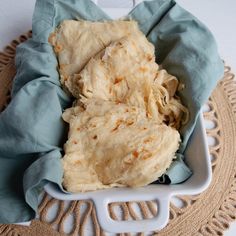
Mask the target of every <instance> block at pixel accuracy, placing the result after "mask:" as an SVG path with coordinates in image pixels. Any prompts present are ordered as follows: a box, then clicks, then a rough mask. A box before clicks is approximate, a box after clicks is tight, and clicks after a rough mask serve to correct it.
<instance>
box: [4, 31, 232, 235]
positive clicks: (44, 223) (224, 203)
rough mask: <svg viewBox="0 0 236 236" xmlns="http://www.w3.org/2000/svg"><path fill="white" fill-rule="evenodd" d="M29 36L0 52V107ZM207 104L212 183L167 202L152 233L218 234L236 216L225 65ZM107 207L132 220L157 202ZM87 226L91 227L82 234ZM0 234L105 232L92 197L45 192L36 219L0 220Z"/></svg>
mask: <svg viewBox="0 0 236 236" xmlns="http://www.w3.org/2000/svg"><path fill="white" fill-rule="evenodd" d="M30 36H31V32H29V33H27V34H25V35H22V36H20V37H19V39H17V40H14V41H13V42H12V43H11V44H10V45H9V46H7V47H6V49H5V51H4V52H3V53H0V111H3V110H4V108H5V107H6V106H7V104H8V103H9V100H10V90H11V83H12V79H13V77H14V75H15V73H16V71H15V66H14V57H15V48H16V46H17V45H18V44H19V43H21V42H23V41H25V40H26V39H27V38H28V37H30ZM208 105H209V109H208V110H207V111H205V112H204V117H205V119H206V120H210V121H212V122H214V125H213V126H212V128H211V129H208V130H207V134H208V136H209V137H210V138H212V139H214V140H215V144H214V145H211V146H209V149H210V153H211V157H212V169H213V179H212V182H211V185H210V187H209V188H208V189H207V190H206V191H205V192H204V193H202V194H200V195H195V196H179V197H178V198H179V200H180V201H181V202H182V206H181V207H177V206H176V205H174V204H173V203H171V207H170V221H169V223H168V225H167V226H166V227H165V228H164V229H163V230H161V231H160V232H153V233H152V234H153V235H158V236H167V235H168V236H178V235H181V236H190V235H194V236H200V235H204V236H208V235H214V236H216V235H223V231H224V230H225V229H227V228H228V227H229V223H230V222H231V221H233V220H235V218H236V170H235V168H236V158H235V157H236V147H235V146H236V145H235V144H236V82H235V80H234V75H233V74H232V73H231V72H230V68H229V67H227V66H225V74H224V78H223V79H222V80H221V81H220V82H219V83H218V85H217V87H216V89H215V90H214V91H213V93H212V95H211V97H210V99H209V102H208ZM52 208H53V209H54V211H55V208H56V209H57V210H56V212H57V213H56V216H55V217H54V218H53V219H50V217H49V215H50V214H49V212H50V210H52ZM109 211H110V215H111V217H112V218H114V219H124V220H129V219H133V220H135V219H140V218H150V217H153V216H154V215H155V214H156V213H157V207H156V204H155V202H138V203H134V202H128V203H113V204H111V205H110V206H109ZM68 220H72V221H71V222H72V229H71V230H70V232H68V229H65V224H66V222H67V221H68ZM89 226H90V228H92V230H93V232H92V233H91V231H90V233H89V234H87V233H88V227H89ZM91 226H92V227H91ZM0 235H7V236H10V235H12V236H13V235H14V236H17V235H18V236H32V235H33V236H52V235H71V236H72V235H73V236H75V235H76V236H77V235H80V236H82V235H97V236H99V235H107V234H106V233H105V232H103V231H102V229H101V228H100V226H99V223H98V220H97V216H96V210H95V208H94V206H93V203H92V202H91V201H89V200H88V201H71V202H63V201H59V200H56V199H53V198H51V197H50V196H49V195H47V194H45V195H44V197H43V199H42V201H41V204H40V207H39V219H38V220H34V221H33V222H32V224H31V226H30V227H23V226H15V225H0ZM120 235H123V236H124V235H131V234H129V233H127V234H120ZM138 235H146V234H145V233H139V234H138Z"/></svg>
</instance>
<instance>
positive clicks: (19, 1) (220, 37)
mask: <svg viewBox="0 0 236 236" xmlns="http://www.w3.org/2000/svg"><path fill="white" fill-rule="evenodd" d="M111 1H112V0H111ZM177 2H178V3H179V4H180V5H181V6H182V7H184V8H185V9H187V10H188V11H190V12H191V13H193V14H194V15H195V16H196V17H198V18H199V19H200V20H201V21H202V22H204V23H205V24H206V25H207V26H208V28H209V29H210V30H211V31H212V33H213V34H214V36H215V38H216V41H217V43H218V48H219V53H220V55H221V57H222V58H223V59H224V60H225V61H226V63H227V65H229V66H231V68H232V71H233V72H234V73H235V72H236V30H235V28H236V1H235V0H225V1H223V0H214V1H213V0H177ZM34 4H35V0H0V51H1V50H2V49H3V48H4V46H5V45H7V44H8V43H9V42H10V41H11V40H13V39H15V38H17V37H18V36H19V35H20V34H22V33H25V32H27V31H28V30H29V29H31V22H32V14H33V8H34ZM224 235H225V236H235V235H236V222H235V223H231V226H230V228H229V230H227V231H225V234H224Z"/></svg>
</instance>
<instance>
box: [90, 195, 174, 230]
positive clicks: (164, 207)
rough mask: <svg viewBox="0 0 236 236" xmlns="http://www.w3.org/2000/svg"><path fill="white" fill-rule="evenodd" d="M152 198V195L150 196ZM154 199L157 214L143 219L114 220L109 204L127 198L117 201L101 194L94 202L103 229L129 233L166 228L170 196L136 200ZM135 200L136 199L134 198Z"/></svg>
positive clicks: (118, 200)
mask: <svg viewBox="0 0 236 236" xmlns="http://www.w3.org/2000/svg"><path fill="white" fill-rule="evenodd" d="M148 198H150V196H149V197H148ZM133 199H134V198H133ZM149 200H154V201H156V202H157V206H158V210H157V215H156V216H155V217H153V218H151V219H142V220H126V221H124V220H122V221H121V220H113V219H112V218H111V217H110V214H109V211H108V204H109V203H112V202H126V201H127V200H120V199H117V201H116V200H115V199H114V198H112V200H110V199H109V198H108V197H107V198H106V197H104V196H100V197H98V198H94V199H93V201H94V204H95V207H96V210H97V216H98V221H99V223H100V225H101V227H102V229H103V230H105V231H107V232H110V233H127V232H135V233H138V232H144V231H154V230H155V231H156V230H161V229H162V228H164V227H165V226H166V225H167V223H168V220H169V202H170V197H169V196H166V195H161V196H158V197H157V196H155V198H152V199H148V200H147V199H143V196H142V199H137V197H136V198H135V201H149ZM132 201H134V200H132Z"/></svg>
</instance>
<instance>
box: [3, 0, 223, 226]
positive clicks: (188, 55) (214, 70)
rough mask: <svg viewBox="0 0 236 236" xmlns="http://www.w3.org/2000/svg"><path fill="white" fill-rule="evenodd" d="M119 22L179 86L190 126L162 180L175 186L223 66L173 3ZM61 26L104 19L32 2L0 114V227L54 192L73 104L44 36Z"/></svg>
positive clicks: (77, 6)
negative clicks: (136, 31) (141, 38)
mask: <svg viewBox="0 0 236 236" xmlns="http://www.w3.org/2000/svg"><path fill="white" fill-rule="evenodd" d="M126 18H127V19H128V18H132V19H134V20H136V21H137V22H138V23H139V26H140V29H141V30H142V31H143V32H144V33H145V34H146V35H147V37H148V39H149V40H150V41H151V42H152V43H153V44H154V45H155V47H156V58H157V62H158V63H159V64H162V65H163V67H164V68H165V69H167V70H168V72H169V73H171V74H173V75H175V76H177V78H178V79H179V80H180V81H181V82H182V83H184V84H185V89H184V90H183V91H181V92H180V94H179V95H180V96H181V98H182V100H183V102H184V103H185V105H186V106H187V107H188V108H189V111H190V121H189V122H188V124H187V125H186V126H184V127H183V128H182V129H181V135H182V139H183V142H182V144H181V147H180V149H179V153H178V159H177V160H176V161H175V162H174V163H173V164H172V166H171V167H170V168H169V170H168V171H167V173H166V177H167V178H169V181H170V182H171V183H180V182H182V181H184V180H186V179H187V178H188V177H189V176H190V174H191V171H190V170H189V169H188V168H187V166H186V165H185V164H184V161H183V155H184V150H185V147H186V145H187V142H188V140H189V137H190V135H191V133H192V131H193V128H194V125H195V122H196V119H197V116H198V113H199V111H200V108H201V106H202V105H203V104H204V103H205V102H206V100H207V99H208V97H209V95H210V93H211V91H212V90H213V88H214V87H215V86H216V83H217V81H218V80H219V79H220V78H221V77H222V76H223V63H222V61H221V59H220V57H219V55H218V52H217V47H216V43H215V40H214V38H213V36H212V34H211V33H210V32H209V30H208V29H207V28H206V27H205V26H204V25H203V24H202V23H201V22H199V20H198V19H196V18H195V17H194V16H192V15H191V14H190V13H188V12H187V11H186V10H184V9H182V8H181V7H180V6H179V5H178V4H176V3H175V2H174V1H172V0H154V1H148V2H143V3H141V4H139V5H138V6H137V7H136V8H135V9H133V10H132V11H131V12H130V13H129V15H128V16H127V17H126ZM64 19H84V20H91V21H103V20H110V17H109V16H108V15H107V14H105V13H104V12H103V11H102V10H101V9H100V8H99V7H97V6H96V5H95V4H94V3H93V2H91V1H90V0H37V2H36V6H35V11H34V15H33V26H32V29H33V36H32V39H29V40H27V41H26V42H25V43H22V44H21V45H19V46H18V47H17V53H16V67H17V74H16V76H15V79H14V84H13V89H12V101H11V103H10V104H9V106H8V107H7V108H6V109H5V110H4V111H3V112H2V113H1V114H0V223H13V222H22V221H28V220H31V219H33V218H34V217H35V216H36V213H37V208H38V196H39V194H40V192H41V191H42V189H43V186H44V185H45V184H46V183H48V181H51V182H54V183H56V184H57V185H58V186H60V187H61V181H62V176H63V170H62V166H61V162H60V158H61V157H62V146H63V143H64V142H65V140H66V139H67V131H68V127H67V125H66V124H65V123H64V122H63V121H62V119H61V115H62V112H63V111H64V109H66V108H67V107H69V106H71V102H72V101H71V99H70V98H69V97H68V96H67V95H66V94H65V92H64V91H63V90H62V89H61V87H60V82H59V75H58V71H57V59H56V57H55V55H54V52H53V49H52V47H51V45H50V44H49V43H48V36H49V34H50V33H51V32H52V31H53V30H54V29H55V27H56V26H57V25H58V24H59V23H60V22H61V21H62V20H64ZM78 56H79V55H78Z"/></svg>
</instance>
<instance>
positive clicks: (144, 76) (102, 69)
mask: <svg viewBox="0 0 236 236" xmlns="http://www.w3.org/2000/svg"><path fill="white" fill-rule="evenodd" d="M71 81H72V83H71V85H72V88H71V91H72V94H73V95H74V96H75V97H77V98H79V96H80V95H81V94H82V95H83V96H85V97H87V98H98V99H104V100H107V101H114V102H116V103H120V102H121V103H125V104H129V105H132V106H136V107H139V108H142V109H143V110H146V113H147V116H148V117H152V118H153V119H155V120H156V121H158V122H159V124H162V123H163V122H164V123H166V124H168V125H169V126H171V127H175V128H177V129H178V128H179V127H180V125H181V123H183V122H184V119H182V118H183V116H184V115H185V113H186V112H187V109H186V108H185V107H184V106H183V105H182V104H181V102H180V100H179V99H178V97H176V96H175V93H176V90H177V88H178V84H179V83H178V80H177V78H176V77H174V76H172V75H170V74H168V73H167V72H166V70H159V66H158V64H157V63H156V62H155V55H154V47H153V45H152V44H151V43H150V42H148V40H147V39H146V37H145V36H144V35H143V34H139V35H138V36H137V34H131V35H129V36H125V37H123V38H121V39H120V40H117V41H116V42H113V43H111V44H110V45H109V46H108V47H106V48H105V49H104V50H102V51H101V52H100V53H98V54H97V55H96V56H94V57H93V58H91V59H90V60H89V62H88V63H87V65H86V66H85V67H84V68H83V69H82V70H81V72H80V73H79V74H75V75H74V76H73V77H72V79H71Z"/></svg>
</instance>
